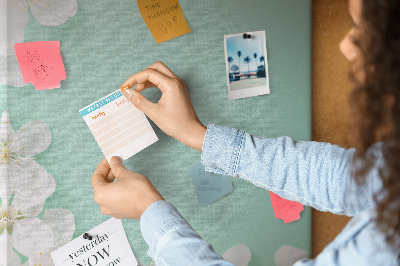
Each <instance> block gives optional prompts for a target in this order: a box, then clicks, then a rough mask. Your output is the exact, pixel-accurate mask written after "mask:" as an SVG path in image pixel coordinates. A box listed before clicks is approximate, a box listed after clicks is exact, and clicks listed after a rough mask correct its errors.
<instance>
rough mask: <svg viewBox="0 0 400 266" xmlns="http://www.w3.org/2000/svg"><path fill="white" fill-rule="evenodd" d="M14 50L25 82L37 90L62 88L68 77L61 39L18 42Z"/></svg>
mask: <svg viewBox="0 0 400 266" xmlns="http://www.w3.org/2000/svg"><path fill="white" fill-rule="evenodd" d="M14 50H15V54H16V56H17V59H18V64H19V68H20V69H21V74H22V78H23V79H24V82H26V83H32V84H33V85H34V86H35V89H36V90H45V89H54V88H60V87H61V84H60V81H61V80H64V79H66V78H67V74H66V73H65V68H64V63H63V60H62V57H61V53H60V42H59V41H40V42H27V43H16V44H15V45H14Z"/></svg>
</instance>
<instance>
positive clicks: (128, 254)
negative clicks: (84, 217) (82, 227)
mask: <svg viewBox="0 0 400 266" xmlns="http://www.w3.org/2000/svg"><path fill="white" fill-rule="evenodd" d="M87 233H88V234H90V235H91V236H92V240H89V239H84V238H83V235H80V236H78V237H77V238H75V239H74V240H72V241H71V242H69V243H67V244H66V245H64V246H62V247H61V248H59V249H57V250H55V251H53V252H52V253H51V257H52V259H53V262H54V265H56V266H77V265H81V266H94V265H96V266H114V265H122V266H123V265H129V266H136V265H138V263H137V261H136V258H135V255H133V252H132V249H131V246H130V245H129V242H128V239H127V238H126V234H125V230H124V227H123V226H122V222H121V220H118V219H115V218H111V219H109V220H107V221H105V222H104V223H102V224H100V225H98V226H96V227H95V228H93V229H92V230H90V231H88V232H87Z"/></svg>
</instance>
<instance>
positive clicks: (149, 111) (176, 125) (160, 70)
mask: <svg viewBox="0 0 400 266" xmlns="http://www.w3.org/2000/svg"><path fill="white" fill-rule="evenodd" d="M135 85H136V89H130V88H132V87H133V86H135ZM150 87H157V88H159V89H160V90H161V92H162V96H161V98H160V100H159V101H158V102H157V103H152V102H150V101H149V100H147V99H146V98H145V97H144V96H143V95H142V94H141V93H140V92H141V91H143V90H145V89H146V88H150ZM121 90H122V93H123V94H124V95H125V97H126V98H128V99H129V100H130V101H131V103H132V104H133V105H134V106H136V108H138V109H139V110H140V111H142V112H143V113H145V114H146V115H147V116H148V117H149V118H150V119H151V120H153V122H154V123H156V125H157V126H158V127H159V128H160V129H161V130H162V131H164V132H165V133H166V134H168V135H170V136H171V137H173V138H175V139H177V140H179V141H180V142H182V143H183V144H185V145H187V146H189V147H191V148H193V149H196V150H198V151H201V150H202V146H203V141H204V136H205V134H206V129H207V128H206V127H205V126H204V125H203V124H202V123H201V122H200V120H199V118H198V117H197V114H196V111H195V110H194V107H193V104H192V102H191V100H190V96H189V91H188V89H187V86H186V84H185V82H183V80H181V79H180V78H179V77H178V76H176V75H175V74H174V73H173V72H172V71H171V70H170V69H169V68H168V67H167V66H165V65H164V64H163V63H161V62H156V63H155V64H153V65H151V66H150V67H148V68H147V69H146V70H144V71H142V72H139V73H136V74H133V75H132V76H131V77H129V78H128V79H127V80H126V81H125V82H124V83H123V84H122V85H121Z"/></svg>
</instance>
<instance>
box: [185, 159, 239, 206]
mask: <svg viewBox="0 0 400 266" xmlns="http://www.w3.org/2000/svg"><path fill="white" fill-rule="evenodd" d="M190 173H191V175H192V181H193V185H194V190H195V192H196V196H197V200H198V202H199V204H200V207H205V206H207V205H208V204H210V203H211V202H213V201H216V200H217V199H219V198H221V197H223V196H225V195H226V194H228V193H230V192H232V190H233V186H232V182H231V177H230V176H225V175H220V174H216V173H211V172H206V171H205V167H204V165H202V164H201V162H197V163H195V164H193V165H192V166H190Z"/></svg>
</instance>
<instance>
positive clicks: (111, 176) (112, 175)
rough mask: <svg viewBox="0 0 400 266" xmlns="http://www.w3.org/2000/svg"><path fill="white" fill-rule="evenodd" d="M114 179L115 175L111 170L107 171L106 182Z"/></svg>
mask: <svg viewBox="0 0 400 266" xmlns="http://www.w3.org/2000/svg"><path fill="white" fill-rule="evenodd" d="M114 179H115V176H114V174H113V172H112V171H109V172H108V174H107V177H106V182H108V183H111V182H113V181H114Z"/></svg>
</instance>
